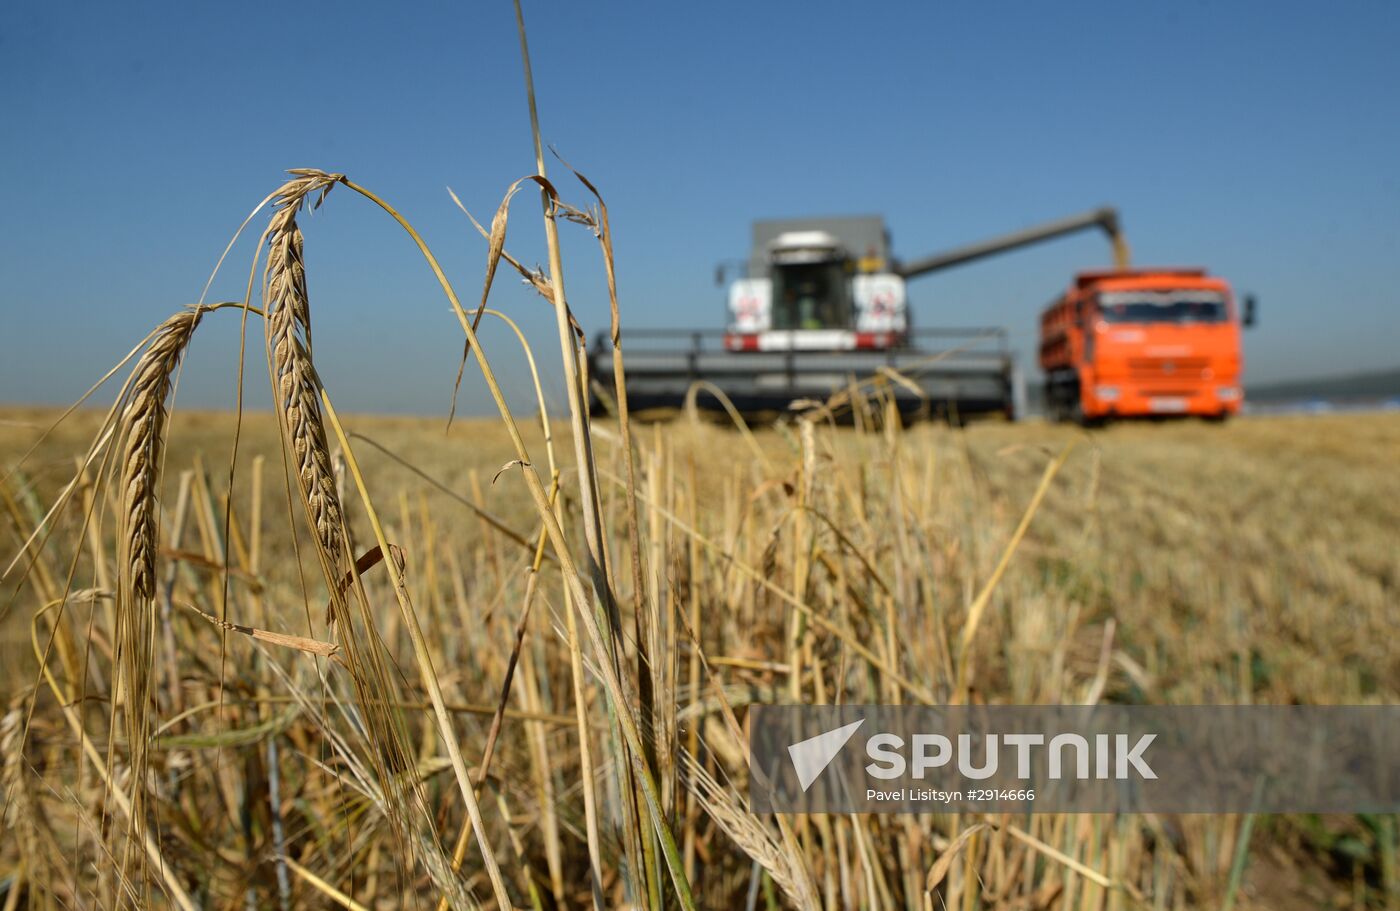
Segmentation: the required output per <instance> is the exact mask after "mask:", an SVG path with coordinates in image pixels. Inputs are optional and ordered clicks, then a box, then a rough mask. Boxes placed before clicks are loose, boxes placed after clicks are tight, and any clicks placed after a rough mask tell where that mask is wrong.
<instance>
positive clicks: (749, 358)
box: [589, 209, 1127, 418]
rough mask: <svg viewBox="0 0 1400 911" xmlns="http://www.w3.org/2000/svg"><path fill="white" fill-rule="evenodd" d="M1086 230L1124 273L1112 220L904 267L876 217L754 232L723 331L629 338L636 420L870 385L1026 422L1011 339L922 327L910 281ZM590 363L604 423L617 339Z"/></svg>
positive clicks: (906, 403)
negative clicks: (916, 321)
mask: <svg viewBox="0 0 1400 911" xmlns="http://www.w3.org/2000/svg"><path fill="white" fill-rule="evenodd" d="M1089 228H1097V229H1101V230H1103V231H1104V232H1105V233H1106V234H1107V235H1108V236H1109V238H1110V239H1111V241H1112V243H1113V251H1114V260H1115V264H1116V265H1117V266H1118V267H1119V268H1122V267H1124V266H1125V265H1126V262H1127V245H1126V244H1125V243H1124V242H1123V239H1122V234H1121V232H1120V230H1119V226H1118V216H1117V213H1116V212H1115V211H1114V210H1112V209H1096V210H1094V211H1091V212H1087V213H1084V214H1083V215H1077V216H1073V217H1071V218H1065V219H1060V220H1058V221H1054V222H1049V223H1047V224H1042V225H1038V226H1035V227H1032V228H1027V229H1025V230H1022V231H1016V232H1013V233H1011V234H1007V235H1003V236H1000V237H995V238H992V239H990V240H986V241H980V242H978V243H974V244H968V245H966V246H962V247H958V248H955V249H953V250H947V251H944V252H942V253H937V254H934V255H932V256H926V257H923V258H921V259H917V260H913V261H911V262H907V263H902V262H899V261H897V260H896V259H895V258H894V257H893V256H892V255H891V253H890V241H889V232H888V231H887V229H886V228H885V223H884V219H882V218H880V217H879V216H848V217H836V218H807V219H784V220H764V221H758V222H755V223H754V225H753V243H752V246H751V247H750V254H749V259H748V261H747V262H746V263H745V266H744V268H743V269H742V270H741V275H740V277H738V278H736V279H734V280H733V281H732V282H731V283H730V284H729V287H728V314H727V316H728V321H727V326H726V328H724V329H723V330H720V329H670V330H646V329H642V330H634V329H629V330H626V333H625V335H626V340H625V345H626V347H625V351H626V357H625V365H626V371H627V382H626V388H627V401H626V403H625V404H626V406H627V407H628V409H629V411H632V412H637V411H643V410H647V409H653V408H677V407H681V406H682V405H684V404H686V403H687V402H693V403H695V404H697V405H699V406H701V407H709V408H717V407H722V405H723V401H722V399H728V401H729V403H730V404H732V406H733V407H734V408H736V409H737V410H739V411H741V412H745V413H750V414H752V413H759V412H769V411H783V410H786V409H788V408H789V407H790V406H791V405H792V403H794V402H795V401H799V400H806V401H811V400H822V399H826V398H828V397H830V396H831V395H832V394H834V393H837V392H840V391H843V390H852V389H862V388H863V389H864V390H865V391H867V392H868V391H869V390H870V382H871V381H872V380H873V382H874V384H878V385H881V386H882V387H883V394H886V395H889V396H892V397H893V399H894V402H895V404H896V406H897V407H898V408H899V409H900V411H901V412H904V413H906V414H910V413H922V414H925V415H945V416H949V417H956V418H961V417H963V416H966V415H971V414H978V413H989V412H1001V413H1003V414H1005V415H1007V416H1008V417H1015V416H1016V415H1018V414H1021V413H1023V411H1024V408H1023V406H1024V396H1025V391H1024V381H1023V379H1022V375H1021V371H1020V368H1019V366H1018V365H1017V363H1016V359H1015V357H1014V356H1013V354H1012V352H1011V350H1010V347H1009V345H1008V342H1007V335H1006V331H1005V330H1004V329H998V328H924V327H922V326H921V327H918V328H915V327H913V326H911V320H910V315H909V308H908V299H907V294H906V282H907V281H908V280H909V279H912V278H915V277H918V276H923V275H928V274H931V273H933V272H937V271H940V270H943V269H947V268H951V267H953V266H957V265H960V264H962V263H967V262H972V261H974V260H977V259H981V258H983V257H987V256H992V255H994V254H997V253H1003V252H1007V251H1009V250H1014V249H1018V248H1020V247H1025V246H1029V245H1031V244H1034V243H1038V242H1040V241H1044V240H1049V239H1050V238H1054V237H1059V236H1062V235H1065V234H1070V233H1073V232H1075V231H1080V230H1084V229H1089ZM719 275H720V277H721V278H723V275H724V271H723V270H721V271H720V273H719ZM589 361H590V368H591V376H592V394H593V398H592V402H593V409H594V411H595V412H604V411H608V410H613V409H615V408H617V406H618V405H619V404H620V403H618V402H616V401H615V395H614V391H615V389H616V385H615V380H614V376H613V359H612V354H611V340H610V339H609V338H608V337H607V336H606V335H600V336H598V338H597V339H596V341H595V344H594V347H593V350H592V352H591V355H590V358H589ZM862 384H866V385H864V386H863V385H862Z"/></svg>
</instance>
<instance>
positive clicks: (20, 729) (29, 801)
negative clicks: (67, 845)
mask: <svg viewBox="0 0 1400 911" xmlns="http://www.w3.org/2000/svg"><path fill="white" fill-rule="evenodd" d="M12 706H13V707H12V708H11V709H10V711H9V712H8V713H7V714H6V715H5V717H4V718H0V796H3V798H4V799H3V801H0V829H4V830H6V831H9V832H10V833H12V835H13V838H14V844H15V847H17V848H18V849H19V856H20V857H21V858H23V860H24V866H25V870H26V875H27V876H28V879H29V883H30V891H31V893H32V896H31V900H32V901H34V903H35V905H36V906H41V905H42V897H43V896H44V894H45V893H46V892H48V891H50V890H52V889H54V888H56V886H57V881H58V879H59V877H58V876H56V875H55V871H54V869H53V860H54V859H55V858H61V857H63V856H64V854H63V850H62V848H60V847H59V845H58V841H57V839H55V838H54V835H53V832H52V831H51V830H50V828H49V825H48V822H47V821H46V820H45V819H44V817H43V816H42V815H40V812H39V807H38V805H37V801H36V800H35V795H34V793H33V792H31V790H30V788H31V787H32V786H33V782H31V781H26V780H25V778H26V772H25V770H26V769H27V768H28V762H27V760H26V759H25V756H24V718H25V712H24V707H23V702H22V701H21V700H20V699H16V700H14V702H13V703H12ZM11 888H12V889H13V888H18V884H15V883H12V884H11Z"/></svg>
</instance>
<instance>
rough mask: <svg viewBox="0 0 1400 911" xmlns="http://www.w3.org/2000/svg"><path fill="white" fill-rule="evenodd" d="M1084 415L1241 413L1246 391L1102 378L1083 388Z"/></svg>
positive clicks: (1235, 386) (1223, 385) (1234, 387)
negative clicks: (1172, 385)
mask: <svg viewBox="0 0 1400 911" xmlns="http://www.w3.org/2000/svg"><path fill="white" fill-rule="evenodd" d="M1081 393H1082V396H1083V404H1084V415H1085V417H1089V418H1108V417H1170V416H1172V415H1188V416H1197V417H1222V416H1226V415H1234V414H1238V413H1239V411H1240V406H1241V405H1242V404H1243V402H1244V395H1243V392H1242V391H1241V389H1240V387H1239V385H1238V384H1235V383H1213V384H1211V385H1209V386H1205V385H1201V386H1182V385H1177V386H1174V387H1166V386H1158V385H1155V384H1153V385H1148V384H1141V383H1137V384H1135V383H1127V382H1112V381H1108V380H1100V381H1098V382H1096V383H1094V384H1092V385H1086V386H1085V387H1084V388H1083V389H1082V390H1081Z"/></svg>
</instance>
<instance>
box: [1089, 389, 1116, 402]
mask: <svg viewBox="0 0 1400 911" xmlns="http://www.w3.org/2000/svg"><path fill="white" fill-rule="evenodd" d="M1094 395H1096V396H1098V397H1099V398H1101V399H1103V400H1104V401H1106V402H1114V401H1117V400H1118V387H1117V386H1095V387H1094Z"/></svg>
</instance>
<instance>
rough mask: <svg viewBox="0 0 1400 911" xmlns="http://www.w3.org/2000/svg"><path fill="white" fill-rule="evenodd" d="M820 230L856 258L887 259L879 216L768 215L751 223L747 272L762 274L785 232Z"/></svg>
mask: <svg viewBox="0 0 1400 911" xmlns="http://www.w3.org/2000/svg"><path fill="white" fill-rule="evenodd" d="M816 232H820V233H822V234H826V235H829V236H830V237H831V238H834V239H835V241H836V243H837V244H839V245H840V247H841V248H842V249H844V250H845V251H846V253H847V254H849V255H850V256H853V257H855V258H857V259H874V260H878V261H879V262H881V263H888V262H889V261H890V238H889V232H888V231H887V230H886V229H885V220H884V218H882V217H880V216H879V215H833V216H825V217H815V218H769V219H761V220H759V221H755V222H754V223H753V247H752V249H751V251H750V253H749V274H750V275H765V274H767V270H768V263H769V262H770V257H771V255H772V251H773V242H774V241H776V240H777V239H778V238H779V237H780V236H782V235H784V234H808V235H811V234H813V233H816Z"/></svg>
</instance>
